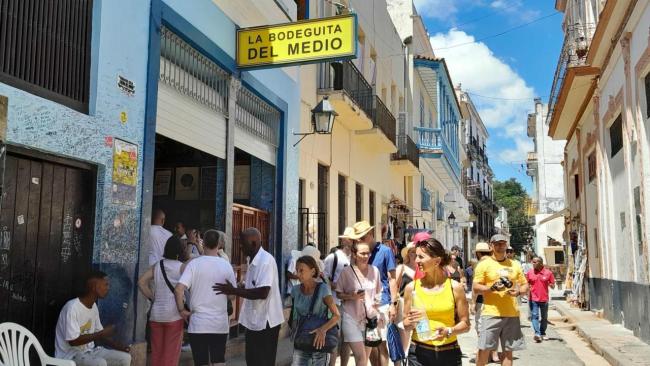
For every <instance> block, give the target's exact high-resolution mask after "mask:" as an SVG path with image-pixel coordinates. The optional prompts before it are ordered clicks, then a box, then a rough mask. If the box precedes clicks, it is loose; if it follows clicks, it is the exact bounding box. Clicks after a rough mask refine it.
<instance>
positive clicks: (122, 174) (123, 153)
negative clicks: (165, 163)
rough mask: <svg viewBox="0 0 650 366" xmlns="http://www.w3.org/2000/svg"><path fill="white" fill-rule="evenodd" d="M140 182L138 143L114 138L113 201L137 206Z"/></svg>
mask: <svg viewBox="0 0 650 366" xmlns="http://www.w3.org/2000/svg"><path fill="white" fill-rule="evenodd" d="M137 184H138V145H136V144H132V143H130V142H127V141H124V140H120V139H114V142H113V203H115V204H118V205H126V206H135V204H136V188H137Z"/></svg>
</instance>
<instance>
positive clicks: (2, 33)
mask: <svg viewBox="0 0 650 366" xmlns="http://www.w3.org/2000/svg"><path fill="white" fill-rule="evenodd" d="M92 3H93V2H92V0H57V1H45V0H0V82H3V83H6V84H9V85H12V86H14V87H16V88H19V89H23V90H25V91H27V92H29V93H32V94H35V95H38V96H40V97H43V98H46V99H50V100H52V101H55V102H57V103H61V104H64V105H66V106H68V107H70V108H73V109H76V110H78V111H80V112H84V113H87V112H88V95H89V78H90V38H91V33H92V32H91V30H92V21H91V17H92Z"/></svg>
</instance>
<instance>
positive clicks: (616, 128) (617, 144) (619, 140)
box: [609, 114, 623, 158]
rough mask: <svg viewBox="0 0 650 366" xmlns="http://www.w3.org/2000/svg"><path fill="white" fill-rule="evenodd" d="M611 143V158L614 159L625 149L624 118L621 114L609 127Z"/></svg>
mask: <svg viewBox="0 0 650 366" xmlns="http://www.w3.org/2000/svg"><path fill="white" fill-rule="evenodd" d="M609 143H610V147H611V149H612V150H611V151H612V152H611V155H610V157H612V158H613V157H614V156H616V153H618V152H619V151H620V150H621V149H622V148H623V118H622V117H621V115H620V114H619V115H618V117H616V120H615V121H614V123H612V125H611V126H609Z"/></svg>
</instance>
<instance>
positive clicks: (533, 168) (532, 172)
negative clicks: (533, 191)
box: [526, 151, 537, 177]
mask: <svg viewBox="0 0 650 366" xmlns="http://www.w3.org/2000/svg"><path fill="white" fill-rule="evenodd" d="M526 174H527V175H528V176H531V177H533V176H536V175H537V153H536V152H534V151H529V152H528V159H526Z"/></svg>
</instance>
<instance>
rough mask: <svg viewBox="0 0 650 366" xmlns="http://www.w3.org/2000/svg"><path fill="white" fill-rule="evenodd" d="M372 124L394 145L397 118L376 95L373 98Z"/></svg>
mask: <svg viewBox="0 0 650 366" xmlns="http://www.w3.org/2000/svg"><path fill="white" fill-rule="evenodd" d="M372 124H373V126H375V127H378V128H379V129H380V130H382V132H383V133H384V135H386V137H388V139H389V140H390V141H391V142H392V143H393V145H396V138H397V133H396V132H395V131H396V125H397V120H396V119H395V116H393V114H392V113H391V112H390V110H389V109H388V107H386V105H385V104H384V102H382V101H381V99H380V98H379V96H377V95H375V96H374V99H373V108H372Z"/></svg>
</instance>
